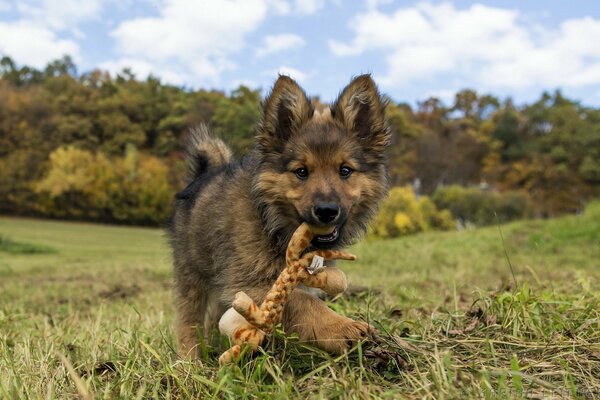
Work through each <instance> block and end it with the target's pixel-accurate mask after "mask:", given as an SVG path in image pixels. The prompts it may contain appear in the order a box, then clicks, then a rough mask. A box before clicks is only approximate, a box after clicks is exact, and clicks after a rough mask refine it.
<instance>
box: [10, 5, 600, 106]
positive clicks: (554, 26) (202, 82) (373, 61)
mask: <svg viewBox="0 0 600 400" xmlns="http://www.w3.org/2000/svg"><path fill="white" fill-rule="evenodd" d="M0 53H2V54H6V55H9V56H11V57H13V58H14V59H15V60H16V61H17V62H18V63H21V64H28V65H33V66H36V67H43V66H44V65H45V63H46V62H48V61H49V60H52V59H55V58H58V57H60V56H62V55H63V54H70V55H71V56H73V57H74V59H75V60H76V63H77V65H78V67H79V71H80V72H85V71H89V70H91V69H93V68H97V67H100V68H102V69H106V70H108V71H110V72H112V73H116V72H118V71H120V70H121V69H122V68H123V67H126V66H129V67H131V68H132V70H133V71H134V72H135V73H136V74H137V76H138V77H140V78H143V77H145V76H147V74H148V73H150V72H151V73H153V74H154V75H156V76H159V77H160V78H161V79H162V80H163V81H166V82H169V83H173V84H177V85H181V86H186V87H189V88H199V87H202V88H216V89H224V90H230V89H232V88H235V87H236V86H238V85H239V84H246V85H249V86H251V87H260V88H263V89H268V88H269V86H270V85H271V84H272V82H273V80H274V79H275V77H276V76H277V73H278V72H283V73H286V74H289V75H291V76H292V77H294V78H295V79H297V80H298V81H299V82H300V84H301V85H302V86H303V87H304V88H305V89H306V91H307V92H308V93H309V94H311V95H319V96H321V98H322V99H323V100H325V101H330V100H333V99H334V98H335V96H336V95H337V93H338V92H339V90H340V89H341V88H342V87H343V86H344V85H345V84H346V83H347V82H348V81H349V79H350V78H351V77H352V76H353V75H357V74H360V73H363V72H371V73H373V76H374V77H375V79H376V80H377V81H378V82H379V84H380V87H381V89H382V91H383V92H385V93H387V94H389V95H390V96H391V97H392V98H393V99H394V100H395V101H400V102H409V103H412V104H415V103H416V101H418V100H423V99H425V98H427V97H429V96H437V97H440V98H441V99H442V100H444V101H445V102H446V103H448V102H450V101H451V99H452V94H453V93H454V92H456V91H457V90H460V89H463V88H474V89H476V90H477V91H479V92H485V93H492V94H495V95H498V96H500V97H506V96H511V97H512V98H513V99H515V100H516V101H517V103H522V102H528V101H532V100H534V99H537V98H538V97H539V95H540V94H541V92H542V91H543V90H554V89H556V88H560V89H561V90H563V92H564V93H565V94H567V95H568V96H570V97H573V98H575V99H578V100H580V101H582V102H583V103H584V104H588V105H594V106H598V105H600V1H595V0H589V1H581V0H570V1H564V0H563V1H533V0H529V1H480V2H473V1H467V0H454V1H433V0H432V1H390V0H366V1H342V0H210V1H208V0H206V1H203V0H195V1H187V0H145V1H132V0H86V1H79V0H60V1H59V0H19V1H14V0H0Z"/></svg>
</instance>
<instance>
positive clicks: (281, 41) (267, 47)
mask: <svg viewBox="0 0 600 400" xmlns="http://www.w3.org/2000/svg"><path fill="white" fill-rule="evenodd" d="M304 44H305V41H304V39H302V37H300V36H298V35H294V34H293V33H282V34H280V35H269V36H267V37H265V39H264V46H263V47H261V48H260V49H258V50H257V51H256V56H257V57H264V56H266V55H268V54H273V53H277V52H280V51H283V50H288V49H292V48H298V47H301V46H304Z"/></svg>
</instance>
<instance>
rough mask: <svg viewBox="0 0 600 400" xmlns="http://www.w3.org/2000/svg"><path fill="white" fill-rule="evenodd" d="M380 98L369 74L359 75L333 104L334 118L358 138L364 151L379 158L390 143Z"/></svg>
mask: <svg viewBox="0 0 600 400" xmlns="http://www.w3.org/2000/svg"><path fill="white" fill-rule="evenodd" d="M385 106H386V101H384V100H383V99H382V97H381V95H380V94H379V91H378V90H377V85H376V84H375V82H374V81H373V79H372V78H371V75H368V74H365V75H360V76H358V77H356V78H354V79H353V80H352V82H350V84H349V85H348V86H346V88H345V89H344V90H343V91H342V93H341V94H340V96H339V97H338V99H337V101H336V102H335V104H334V106H333V112H334V114H335V115H334V117H335V118H336V119H337V120H338V121H340V122H341V123H342V125H343V126H344V127H345V128H346V129H348V130H349V131H351V132H354V133H355V134H356V135H358V137H359V138H360V141H361V143H363V145H364V146H365V147H366V148H368V150H370V151H373V152H374V153H378V154H380V155H381V156H382V157H383V152H384V150H385V148H386V147H387V145H388V144H389V143H390V131H389V128H388V125H387V122H386V119H385Z"/></svg>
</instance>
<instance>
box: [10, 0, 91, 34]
mask: <svg viewBox="0 0 600 400" xmlns="http://www.w3.org/2000/svg"><path fill="white" fill-rule="evenodd" d="M101 8H102V1H101V0H85V1H80V0H61V1H56V0H38V1H35V0H34V1H32V0H29V1H20V2H18V3H17V10H18V11H19V13H20V15H21V17H22V18H23V19H26V20H29V21H35V22H36V23H38V24H40V25H43V26H47V27H49V28H51V29H53V30H74V29H76V28H77V26H78V25H79V24H80V23H82V22H84V21H88V20H92V19H97V18H99V17H100V12H101Z"/></svg>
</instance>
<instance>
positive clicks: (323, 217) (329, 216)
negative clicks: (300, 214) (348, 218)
mask: <svg viewBox="0 0 600 400" xmlns="http://www.w3.org/2000/svg"><path fill="white" fill-rule="evenodd" d="M313 214H314V215H315V217H317V219H318V220H319V221H320V222H322V223H324V224H328V223H330V222H333V221H335V219H336V218H337V217H338V215H340V207H339V206H338V205H337V204H336V203H319V204H316V205H315V206H314V207H313Z"/></svg>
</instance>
